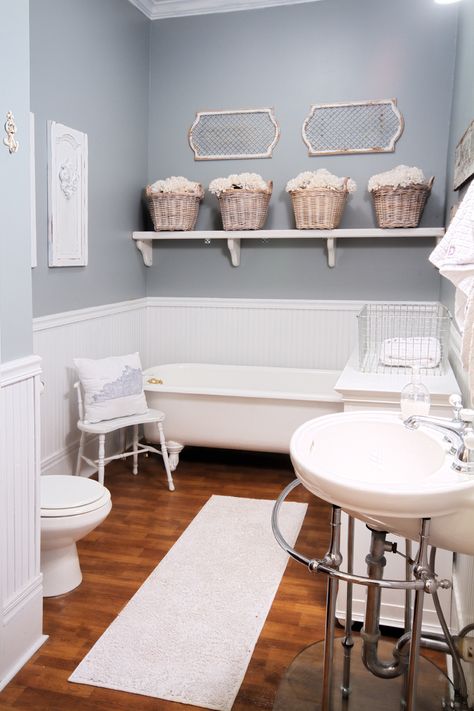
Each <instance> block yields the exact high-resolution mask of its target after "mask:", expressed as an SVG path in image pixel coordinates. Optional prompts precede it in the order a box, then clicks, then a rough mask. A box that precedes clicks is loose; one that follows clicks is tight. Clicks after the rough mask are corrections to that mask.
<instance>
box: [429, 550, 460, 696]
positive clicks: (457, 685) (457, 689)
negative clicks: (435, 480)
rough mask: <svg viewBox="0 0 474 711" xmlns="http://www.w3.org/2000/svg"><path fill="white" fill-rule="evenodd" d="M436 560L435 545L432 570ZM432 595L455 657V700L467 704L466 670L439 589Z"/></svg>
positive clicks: (442, 627) (431, 558)
mask: <svg viewBox="0 0 474 711" xmlns="http://www.w3.org/2000/svg"><path fill="white" fill-rule="evenodd" d="M435 561H436V548H435V547H434V546H433V547H432V549H431V555H430V568H431V571H432V572H433V571H434V567H435ZM431 595H432V597H433V604H434V607H435V610H436V614H437V615H438V620H439V624H440V625H441V629H442V630H443V634H444V638H445V640H446V644H447V646H448V647H449V651H450V654H451V656H452V658H453V686H454V700H455V702H456V701H459V700H461V701H462V702H465V703H466V704H467V699H468V691H467V683H466V677H465V675H464V670H463V668H462V665H461V659H460V657H459V652H458V650H457V648H456V645H455V643H454V640H453V637H452V635H451V632H450V631H449V627H448V624H447V622H446V619H445V617H444V614H443V610H442V608H441V603H440V601H439V597H438V591H437V590H433V591H432V593H431Z"/></svg>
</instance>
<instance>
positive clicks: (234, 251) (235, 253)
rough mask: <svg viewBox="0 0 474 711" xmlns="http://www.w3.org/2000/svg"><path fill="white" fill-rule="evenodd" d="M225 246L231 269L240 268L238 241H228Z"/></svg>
mask: <svg viewBox="0 0 474 711" xmlns="http://www.w3.org/2000/svg"><path fill="white" fill-rule="evenodd" d="M227 246H228V248H229V252H230V258H231V260H232V266H233V267H239V266H240V239H239V238H237V239H230V238H229V239H228V240H227Z"/></svg>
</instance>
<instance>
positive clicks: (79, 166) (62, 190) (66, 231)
mask: <svg viewBox="0 0 474 711" xmlns="http://www.w3.org/2000/svg"><path fill="white" fill-rule="evenodd" d="M48 128H49V156H48V242H49V266H50V267H74V266H86V265H87V223H88V219H87V163H88V158H87V152H88V151H87V134H86V133H82V132H81V131H76V130H75V129H73V128H69V127H68V126H64V125H63V124H60V123H57V122H56V121H49V122H48Z"/></svg>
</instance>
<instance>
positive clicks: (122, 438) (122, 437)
mask: <svg viewBox="0 0 474 711" xmlns="http://www.w3.org/2000/svg"><path fill="white" fill-rule="evenodd" d="M125 432H126V428H125V427H123V428H122V429H121V430H120V435H119V437H120V445H119V446H120V451H121V452H122V454H125V446H126V441H125ZM123 459H125V457H123Z"/></svg>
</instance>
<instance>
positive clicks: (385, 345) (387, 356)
mask: <svg viewBox="0 0 474 711" xmlns="http://www.w3.org/2000/svg"><path fill="white" fill-rule="evenodd" d="M379 359H380V362H381V363H383V364H384V365H396V366H404V367H413V366H414V365H417V366H418V367H419V368H436V366H437V365H439V362H440V360H441V346H440V342H439V340H438V339H437V338H434V337H433V336H414V337H413V338H386V339H385V340H384V341H382V345H381V347H380V354H379Z"/></svg>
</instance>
